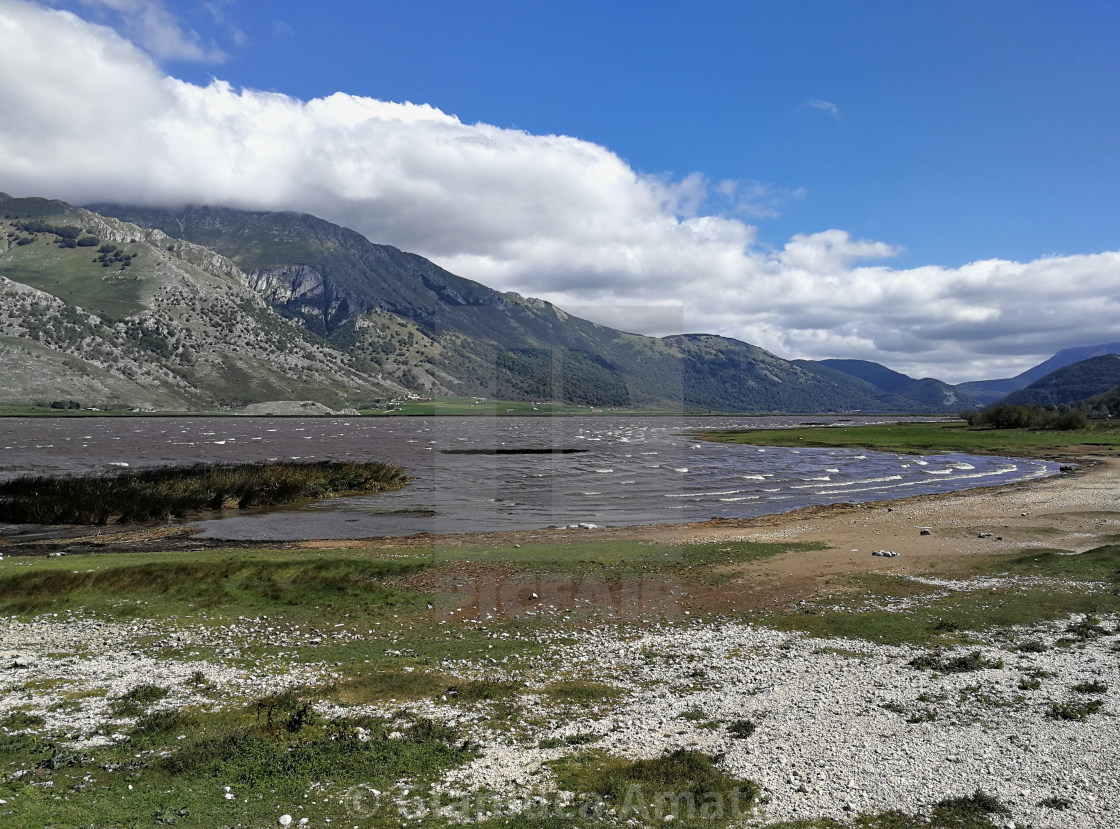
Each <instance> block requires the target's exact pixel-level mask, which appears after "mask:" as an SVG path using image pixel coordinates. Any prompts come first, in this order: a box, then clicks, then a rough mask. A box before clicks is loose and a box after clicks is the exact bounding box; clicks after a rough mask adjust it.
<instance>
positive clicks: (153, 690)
mask: <svg viewBox="0 0 1120 829" xmlns="http://www.w3.org/2000/svg"><path fill="white" fill-rule="evenodd" d="M167 694H168V689H167V688H161V687H159V686H158V685H151V684H149V683H141V684H140V685H136V686H134V687H133V688H130V689H129V690H128V691H126V692H125V693H124V694H122V695H121V697H120V699H118V700H116V701H115V702H114V703H113V705H112V707H111V708H110V710H111V711H112V713H113V716H115V717H136V716H139V715H140V714H143V713H144V711H145V710H146V709H147V707H148V706H149V705H151V704H152V703H154V702H159V701H160V700H161V699H163V698H164V697H166V696H167Z"/></svg>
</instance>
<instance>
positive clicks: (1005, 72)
mask: <svg viewBox="0 0 1120 829" xmlns="http://www.w3.org/2000/svg"><path fill="white" fill-rule="evenodd" d="M1118 42H1120V3H1116V2H1113V0H1100V1H1099V2H1087V1H1086V0H1062V1H1061V2H1059V1H1058V0H1053V2H1036V0H1013V1H1009V2H998V1H997V0H990V1H989V0H960V1H959V2H958V1H957V0H929V1H928V2H922V3H899V2H897V0H883V1H882V2H880V0H860V2H852V3H836V2H831V0H773V1H772V2H761V1H756V2H749V1H747V0H744V1H743V2H714V0H713V1H712V2H705V0H697V2H692V3H687V4H686V3H684V2H668V0H641V1H640V2H639V0H612V2H610V3H603V2H601V0H599V2H584V1H583V0H569V2H565V3H554V2H552V3H542V2H534V1H533V0H520V1H519V2H518V1H517V0H502V1H501V2H499V0H478V1H477V2H475V1H474V0H439V1H438V2H437V1H436V0H431V1H430V2H429V1H428V0H410V2H404V3H402V2H399V0H398V2H395V3H386V2H381V0H366V2H349V0H344V1H342V2H324V3H317V4H310V3H305V2H304V3H296V2H287V1H286V0H210V1H209V2H192V3H187V2H174V0H55V2H30V0H0V190H2V191H4V192H7V193H10V194H12V195H16V196H31V195H38V196H48V197H52V198H61V199H64V200H66V201H69V202H71V203H74V204H83V203H90V202H94V201H120V202H131V203H143V204H158V205H169V206H173V205H182V204H188V203H190V204H220V205H227V206H231V207H239V208H249V209H268V210H273V209H275V210H297V211H303V212H308V213H313V214H315V215H318V216H321V217H323V218H325V219H328V220H330V221H334V222H338V223H340V224H343V225H346V226H348V227H351V228H353V229H354V230H357V231H359V232H360V233H362V234H363V235H365V236H367V237H368V238H369V239H371V240H372V241H375V242H380V243H386V244H391V245H395V246H397V247H399V248H402V249H405V250H409V251H413V252H416V253H419V254H422V255H424V256H427V257H428V258H430V259H432V260H433V261H435V262H437V263H438V264H440V265H442V266H443V267H445V268H447V269H448V270H450V271H452V272H454V273H457V274H459V275H461V276H465V277H468V278H470V279H475V280H478V281H480V282H482V283H484V284H486V285H489V286H491V287H493V288H496V289H498V290H503V291H507V290H512V291H517V292H519V293H521V294H523V295H526V296H535V297H541V298H544V299H548V300H550V301H552V302H554V303H556V304H557V305H559V306H561V307H562V308H565V309H567V310H569V311H571V312H573V313H576V314H578V315H580V316H584V317H587V318H589V319H593V320H595V321H597V322H602V323H604V324H608V325H612V326H615V327H619V328H623V329H626V330H629V331H635V332H638V333H644V334H651V335H663V334H672V333H681V332H706V333H714V334H721V335H724V336H728V337H734V338H736V339H740V340H744V341H746V342H750V343H754V344H756V345H760V346H762V347H763V348H766V349H768V350H770V351H772V352H774V353H775V354H778V355H779V356H781V357H785V358H795V357H805V358H812V359H820V358H826V357H842V358H856V359H866V360H874V361H876V362H880V363H883V364H885V365H887V366H890V367H891V368H893V369H896V370H898V371H903V372H905V373H907V374H911V375H913V376H916V377H926V376H934V377H938V378H940V379H943V380H946V381H948V382H961V381H964V380H976V379H991V378H996V377H1007V376H1012V375H1014V374H1017V373H1018V372H1019V371H1022V370H1024V369H1026V368H1029V367H1031V366H1033V365H1035V364H1036V363H1038V362H1041V361H1042V360H1043V359H1045V358H1047V357H1049V356H1050V355H1051V354H1053V353H1054V352H1055V351H1057V350H1059V349H1061V348H1066V347H1073V346H1081V345H1095V344H1098V343H1107V342H1114V341H1117V340H1120V239H1118V232H1120V152H1118V151H1117V148H1118V146H1120V139H1118V136H1120V49H1117V48H1116V43H1118Z"/></svg>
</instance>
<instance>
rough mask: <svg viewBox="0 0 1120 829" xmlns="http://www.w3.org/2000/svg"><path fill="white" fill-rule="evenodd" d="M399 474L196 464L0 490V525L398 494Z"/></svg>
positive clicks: (355, 468)
mask: <svg viewBox="0 0 1120 829" xmlns="http://www.w3.org/2000/svg"><path fill="white" fill-rule="evenodd" d="M408 480H409V479H408V477H407V476H406V475H405V474H404V471H403V470H401V469H399V468H398V467H394V466H389V465H387V464H383V463H374V462H369V463H358V462H354V461H347V462H343V461H314V462H302V463H292V462H275V463H245V464H216V465H205V464H196V465H193V466H181V467H159V468H155V469H142V470H128V471H124V472H115V473H111V474H105V475H85V476H77V475H71V476H62V477H48V476H22V477H19V478H13V479H12V480H9V481H5V482H3V483H0V521H6V522H9V523H14V524H108V523H127V522H133V521H151V520H155V519H166V518H170V517H183V516H188V515H192V514H197V513H200V512H204V511H207V510H219V509H227V508H242V509H244V508H248V507H269V506H280V505H289V504H294V503H298V502H300V501H304V500H308V499H312V498H329V497H334V496H338V495H350V494H356V493H368V492H378V491H381V490H389V489H399V488H400V487H402V486H404V485H405V484H406V483H407V482H408Z"/></svg>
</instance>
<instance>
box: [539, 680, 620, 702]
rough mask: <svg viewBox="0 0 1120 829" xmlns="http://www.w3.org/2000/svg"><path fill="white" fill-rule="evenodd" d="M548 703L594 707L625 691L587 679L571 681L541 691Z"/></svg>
mask: <svg viewBox="0 0 1120 829" xmlns="http://www.w3.org/2000/svg"><path fill="white" fill-rule="evenodd" d="M542 693H543V694H544V696H545V697H547V698H548V699H549V701H550V702H554V703H559V704H562V705H596V704H598V703H600V702H604V701H610V700H615V699H618V698H619V697H621V696H624V695H625V694H626V691H625V690H623V689H622V688H619V687H618V686H617V685H610V684H607V683H605V682H594V681H592V680H589V679H572V680H565V681H562V682H553V683H551V684H549V685H546V686H545V687H544V688H543V689H542Z"/></svg>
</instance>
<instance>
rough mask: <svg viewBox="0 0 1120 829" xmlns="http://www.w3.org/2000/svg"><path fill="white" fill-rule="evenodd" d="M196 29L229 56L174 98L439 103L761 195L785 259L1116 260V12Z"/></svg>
mask: <svg viewBox="0 0 1120 829" xmlns="http://www.w3.org/2000/svg"><path fill="white" fill-rule="evenodd" d="M177 5H178V9H177V10H178V11H179V12H180V13H181V14H183V16H184V19H185V20H186V21H188V22H189V23H190V24H191V25H192V27H197V31H198V32H199V33H200V35H201V36H202V37H203V38H204V39H206V40H208V41H212V42H213V43H215V44H216V45H217V46H218V47H219V48H220V49H222V50H224V51H225V52H226V53H227V54H228V58H227V59H226V60H225V61H224V62H223V63H221V64H220V65H209V66H206V65H199V64H190V63H185V62H180V63H171V64H169V66H170V68H171V69H172V70H173V73H174V74H176V75H177V76H179V77H183V78H185V79H190V80H194V81H196V82H199V83H205V82H206V81H207V80H208V78H209V76H210V75H211V74H213V75H216V76H218V77H222V78H224V79H226V80H229V81H230V82H232V83H234V84H237V85H243V86H249V87H254V88H257V89H263V90H274V91H278V92H283V93H286V94H288V95H294V96H296V97H299V98H303V99H309V98H315V97H320V96H325V95H329V94H331V93H332V92H337V91H339V90H343V91H346V92H350V93H352V94H357V95H366V96H370V97H374V98H380V99H382V100H389V101H412V102H414V103H429V104H432V105H433V106H436V107H438V108H440V109H441V110H443V111H444V112H447V113H451V114H455V115H457V116H459V118H461V119H462V120H463V121H466V122H468V123H474V122H477V121H483V122H486V123H489V124H495V125H497V126H502V127H515V128H520V129H524V130H527V131H529V132H532V133H538V134H548V133H556V134H563V135H574V136H577V137H579V138H583V139H586V140H588V141H593V142H596V143H599V144H602V145H605V146H606V147H608V148H610V149H611V150H613V151H614V152H616V153H618V154H619V155H620V156H621V157H622V158H623V159H625V160H626V161H627V162H629V163H630V164H631V165H632V166H633V167H634V168H635V169H637V170H639V171H642V172H646V173H655V174H656V173H669V174H672V175H676V176H684V175H687V174H688V173H691V172H696V171H699V172H701V173H703V174H704V175H706V176H708V177H709V178H712V179H715V180H720V179H737V180H748V181H755V182H758V183H759V184H760V185H764V186H765V187H766V188H767V189H768V190H769V191H770V195H769V196H764V197H762V198H761V199H760V202H761V205H760V206H761V207H762V208H763V209H764V210H765V212H766V213H769V212H777V213H780V216H778V217H775V218H767V217H766V215H765V213H762V214H761V215H760V214H759V213H758V212H756V213H755V214H754V215H751V216H750V218H751V219H752V220H754V221H758V222H759V223H760V225H761V229H762V230H763V233H764V235H765V236H766V237H767V238H769V239H771V241H772V242H773V243H775V244H777V243H781V242H784V241H785V239H786V238H788V237H789V236H792V235H793V234H794V233H798V232H814V231H818V230H825V229H827V228H831V227H843V228H844V229H846V230H848V231H849V232H851V233H852V234H853V235H855V236H870V237H873V238H876V239H882V240H884V241H887V242H890V243H892V244H896V245H903V246H905V247H906V250H907V253H906V255H905V256H904V258H902V259H899V260H896V263H897V264H902V265H906V264H909V265H916V264H929V263H933V264H939V265H960V264H963V263H965V262H969V261H972V260H975V259H986V258H992V257H1002V258H1011V259H1033V258H1036V257H1039V256H1043V255H1047V254H1053V253H1091V252H1096V251H1100V250H1106V249H1111V248H1113V247H1115V246H1116V244H1117V229H1118V228H1120V197H1118V194H1120V152H1118V151H1117V147H1118V143H1120V47H1118V44H1120V3H1116V2H1097V3H1078V2H1069V3H1067V2H1062V3H1059V2H1047V3H1038V2H1023V1H1022V0H1016V2H984V1H983V0H980V2H976V0H969V1H968V2H925V3H917V2H913V3H911V2H897V0H891V1H890V2H870V0H862V1H861V2H853V3H837V2H796V1H795V0H794V1H791V0H784V2H768V3H757V2H756V3H748V2H707V3H703V2H702V3H696V4H693V3H687V4H686V3H683V2H648V1H647V2H612V3H603V2H574V3H572V2H568V3H562V4H561V3H534V2H461V0H460V2H409V3H400V2H393V3H385V2H363V3H327V4H306V3H280V2H233V3H228V4H226V5H224V6H223V7H222V8H223V21H224V22H221V23H219V22H216V21H215V20H214V19H213V17H212V16H211V14H210V13H209V12H208V11H206V10H205V9H202V8H197V7H198V6H201V5H202V4H194V3H183V4H177ZM192 9H193V11H192ZM231 29H232V30H236V31H237V32H240V33H242V35H243V36H244V40H243V41H242V42H241V43H240V44H238V43H237V42H235V38H234V36H233V34H232V31H231ZM709 206H710V207H712V208H714V209H721V208H722V209H728V208H729V207H730V205H728V204H721V203H720V201H719V200H718V199H713V202H712V204H711V205H709Z"/></svg>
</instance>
